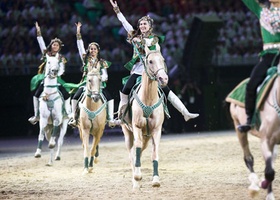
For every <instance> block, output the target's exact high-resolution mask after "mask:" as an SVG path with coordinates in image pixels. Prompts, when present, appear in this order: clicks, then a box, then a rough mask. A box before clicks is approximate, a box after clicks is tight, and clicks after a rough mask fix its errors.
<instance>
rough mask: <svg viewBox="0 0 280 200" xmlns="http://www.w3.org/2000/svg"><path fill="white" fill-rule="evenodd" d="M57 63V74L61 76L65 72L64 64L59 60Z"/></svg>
mask: <svg viewBox="0 0 280 200" xmlns="http://www.w3.org/2000/svg"><path fill="white" fill-rule="evenodd" d="M58 64H59V70H58V76H61V75H62V74H64V72H65V64H64V63H63V62H60V63H58Z"/></svg>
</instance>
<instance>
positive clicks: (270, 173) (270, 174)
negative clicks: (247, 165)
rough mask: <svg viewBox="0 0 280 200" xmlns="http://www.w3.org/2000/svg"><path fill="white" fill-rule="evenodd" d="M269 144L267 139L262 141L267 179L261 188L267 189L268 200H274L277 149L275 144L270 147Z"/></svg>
mask: <svg viewBox="0 0 280 200" xmlns="http://www.w3.org/2000/svg"><path fill="white" fill-rule="evenodd" d="M268 142H269V141H267V140H266V139H265V140H263V141H262V145H261V149H262V153H263V157H264V159H265V170H264V175H265V179H264V180H263V181H262V182H261V188H263V189H267V196H266V199H267V200H274V199H275V198H274V194H273V191H272V182H273V180H274V178H275V170H274V167H273V164H274V161H275V159H276V154H277V149H276V146H274V144H272V145H271V146H269V145H268ZM271 149H272V150H271Z"/></svg>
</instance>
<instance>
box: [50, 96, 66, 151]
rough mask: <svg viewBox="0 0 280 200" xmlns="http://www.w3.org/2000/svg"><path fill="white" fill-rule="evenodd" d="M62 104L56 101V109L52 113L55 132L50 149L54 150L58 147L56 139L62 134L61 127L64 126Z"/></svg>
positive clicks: (52, 135) (53, 132)
mask: <svg viewBox="0 0 280 200" xmlns="http://www.w3.org/2000/svg"><path fill="white" fill-rule="evenodd" d="M62 118H63V115H62V102H60V103H59V101H56V104H55V105H54V108H53V109H52V111H51V119H53V121H52V124H53V130H52V134H51V138H50V141H49V148H50V149H53V148H54V147H55V145H56V141H55V140H56V138H57V136H58V135H59V132H60V128H61V127H60V125H61V124H62Z"/></svg>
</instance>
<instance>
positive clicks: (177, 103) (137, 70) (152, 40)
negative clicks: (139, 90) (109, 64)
mask: <svg viewBox="0 0 280 200" xmlns="http://www.w3.org/2000/svg"><path fill="white" fill-rule="evenodd" d="M110 3H111V5H112V6H113V9H114V11H115V12H116V14H117V17H118V19H119V21H120V22H121V23H122V25H123V27H124V28H125V30H126V31H127V33H128V39H127V40H128V42H129V43H138V44H139V45H134V46H133V50H134V53H133V57H132V59H131V60H130V61H129V62H128V63H127V64H126V65H125V67H126V68H127V69H128V70H130V77H129V79H128V81H127V82H126V84H125V85H124V87H123V89H122V91H121V92H120V99H121V101H120V104H119V110H118V114H119V119H121V118H122V114H123V112H124V110H125V108H126V106H127V104H128V95H129V93H130V91H131V89H132V87H133V86H134V85H135V83H136V80H137V78H138V77H139V76H141V75H142V72H143V71H144V64H143V63H142V62H141V59H140V57H139V56H141V57H142V59H144V57H145V55H144V54H145V51H144V49H143V47H144V46H145V45H147V46H148V48H149V49H150V50H155V46H156V44H160V43H162V42H163V40H164V37H161V36H157V35H155V34H154V33H153V19H151V18H150V17H149V16H144V17H142V18H141V19H139V20H138V29H137V30H134V29H133V27H132V26H131V25H130V24H129V22H128V21H127V20H126V18H125V17H124V15H123V14H122V13H121V12H120V9H119V7H118V4H117V2H116V1H113V0H110ZM139 53H140V54H141V55H139ZM162 89H163V91H164V93H165V95H166V96H167V99H168V100H169V101H170V102H171V104H172V105H173V106H174V107H175V108H176V109H177V110H178V111H179V112H181V113H182V115H183V116H184V119H185V121H188V120H189V119H192V118H196V117H198V116H199V114H193V113H190V112H189V111H188V110H187V108H186V107H185V105H184V104H183V103H182V102H181V100H180V99H179V98H178V97H177V96H176V95H175V94H174V93H173V92H172V91H171V90H170V89H169V87H168V86H166V87H164V88H162ZM118 123H119V121H118Z"/></svg>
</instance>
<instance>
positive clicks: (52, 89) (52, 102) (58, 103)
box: [35, 55, 69, 166]
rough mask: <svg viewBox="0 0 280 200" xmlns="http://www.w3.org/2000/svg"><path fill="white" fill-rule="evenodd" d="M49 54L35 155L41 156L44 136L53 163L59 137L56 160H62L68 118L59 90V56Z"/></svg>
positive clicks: (40, 104)
mask: <svg viewBox="0 0 280 200" xmlns="http://www.w3.org/2000/svg"><path fill="white" fill-rule="evenodd" d="M46 56H47V61H46V67H45V69H46V74H45V78H44V90H43V92H42V94H41V97H40V103H39V111H40V121H39V126H40V132H39V136H38V147H37V150H36V152H35V157H36V158H39V157H41V148H42V143H43V140H44V136H45V137H46V139H47V141H49V145H48V146H49V148H50V151H51V155H50V160H49V163H48V164H47V165H49V166H51V165H52V164H53V153H54V147H55V145H56V138H57V137H59V138H58V142H57V143H58V147H57V152H56V157H55V160H60V153H61V147H62V144H63V138H64V135H65V134H66V131H67V123H68V120H69V119H68V118H67V117H65V118H64V117H63V99H62V97H61V94H60V92H59V91H58V86H59V85H58V82H57V75H58V72H59V64H58V63H59V62H58V58H57V57H53V56H48V55H46Z"/></svg>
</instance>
